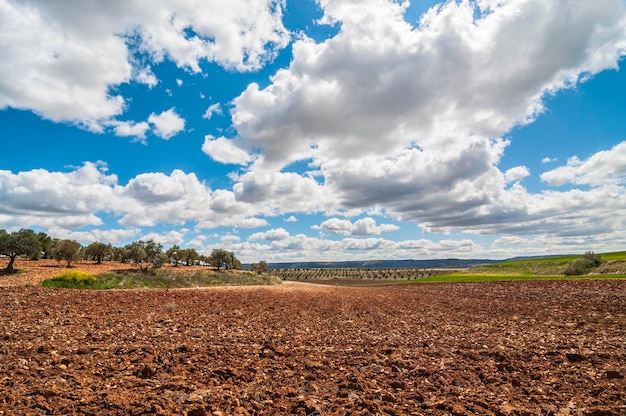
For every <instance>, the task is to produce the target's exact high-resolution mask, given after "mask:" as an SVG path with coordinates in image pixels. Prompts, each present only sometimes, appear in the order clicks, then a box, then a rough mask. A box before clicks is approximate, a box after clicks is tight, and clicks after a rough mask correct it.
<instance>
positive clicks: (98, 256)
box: [85, 241, 113, 264]
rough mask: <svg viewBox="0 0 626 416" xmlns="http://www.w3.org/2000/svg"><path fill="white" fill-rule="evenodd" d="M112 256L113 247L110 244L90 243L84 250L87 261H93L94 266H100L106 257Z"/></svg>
mask: <svg viewBox="0 0 626 416" xmlns="http://www.w3.org/2000/svg"><path fill="white" fill-rule="evenodd" d="M112 255H113V247H111V245H110V244H104V243H99V242H97V241H96V242H95V243H91V244H89V245H88V246H87V247H86V248H85V256H86V257H87V258H88V259H91V260H95V261H96V264H101V263H102V260H104V259H105V258H106V257H107V256H112Z"/></svg>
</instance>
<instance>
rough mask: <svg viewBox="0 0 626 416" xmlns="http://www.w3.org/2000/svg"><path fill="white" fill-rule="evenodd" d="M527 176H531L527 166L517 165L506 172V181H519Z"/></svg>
mask: <svg viewBox="0 0 626 416" xmlns="http://www.w3.org/2000/svg"><path fill="white" fill-rule="evenodd" d="M527 176H530V171H529V170H528V168H527V167H526V166H516V167H514V168H511V169H509V170H507V171H506V172H504V180H505V182H506V183H511V182H519V181H521V180H522V179H524V178H526V177H527Z"/></svg>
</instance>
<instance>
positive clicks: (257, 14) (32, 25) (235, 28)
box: [0, 0, 290, 131]
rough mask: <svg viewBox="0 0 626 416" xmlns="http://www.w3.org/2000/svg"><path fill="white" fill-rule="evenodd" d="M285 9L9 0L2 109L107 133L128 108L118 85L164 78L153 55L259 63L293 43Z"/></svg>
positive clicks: (4, 14) (269, 3)
mask: <svg viewBox="0 0 626 416" xmlns="http://www.w3.org/2000/svg"><path fill="white" fill-rule="evenodd" d="M283 7H284V3H283V2H282V1H280V0H261V1H257V0H232V1H229V2H228V5H227V6H224V4H222V3H221V2H219V1H218V0H208V1H207V0H202V1H201V0H190V1H185V2H171V1H169V0H156V1H146V0H133V1H127V0H110V1H107V2H101V3H94V2H50V1H47V0H32V1H29V2H27V3H25V2H15V1H9V0H0V48H1V50H2V62H3V65H1V66H0V91H2V94H0V109H2V108H6V107H12V108H17V109H24V110H32V111H34V112H35V113H37V114H39V115H41V116H42V117H44V118H47V119H50V120H53V121H57V122H59V121H66V122H74V123H78V124H80V125H83V126H84V127H87V128H89V129H91V130H93V131H102V122H103V121H110V120H111V119H112V118H115V117H116V116H118V115H120V114H122V113H123V112H124V110H125V103H126V100H125V98H124V97H122V96H121V95H119V94H115V93H112V92H111V91H114V90H115V87H117V86H119V85H121V84H123V83H127V82H129V81H131V80H134V81H136V82H139V83H143V84H146V85H148V86H149V87H153V86H154V85H156V84H157V82H158V80H157V79H156V77H155V76H154V74H153V73H152V71H151V69H150V65H145V62H144V61H145V60H149V61H150V63H152V64H157V63H160V62H161V61H163V60H164V59H169V60H172V61H173V62H174V63H175V64H176V65H177V66H179V67H181V68H185V69H186V70H189V71H192V72H200V66H199V61H201V60H207V61H210V62H216V63H217V64H219V65H222V66H224V67H226V68H228V69H232V70H238V71H249V70H256V69H259V68H260V67H261V66H262V65H263V64H264V63H265V62H266V61H267V60H268V59H272V58H273V57H274V56H275V55H276V53H277V52H278V51H279V50H280V49H282V48H284V47H285V46H286V45H287V43H288V42H289V37H290V35H289V33H288V31H287V30H286V29H285V27H284V26H283V23H282V9H283ZM189 31H193V35H191V36H190V35H189ZM129 45H130V46H129ZM137 54H140V55H141V56H142V59H136V56H135V55H137Z"/></svg>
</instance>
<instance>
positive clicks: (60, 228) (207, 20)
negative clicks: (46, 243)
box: [0, 0, 626, 262]
mask: <svg viewBox="0 0 626 416" xmlns="http://www.w3.org/2000/svg"><path fill="white" fill-rule="evenodd" d="M625 55H626V2H625V1H624V0H594V1H580V0H465V1H448V2H445V3H438V2H436V1H431V0H413V1H412V2H409V1H392V0H229V1H228V2H222V1H218V0H186V1H184V0H109V1H97V0H89V1H80V2H76V1H69V0H54V1H51V0H0V127H1V128H0V141H1V145H2V152H1V153H0V228H4V229H7V230H17V229H20V228H32V229H34V230H36V231H45V232H47V233H48V234H50V235H52V236H53V237H59V238H70V239H75V240H78V241H80V242H82V243H90V242H93V241H96V240H97V241H103V242H110V243H112V244H113V245H118V246H120V245H124V244H127V243H129V242H131V241H134V240H138V239H150V238H152V239H154V240H157V241H159V242H161V243H162V244H163V245H164V246H165V247H168V246H171V245H173V244H178V245H180V246H184V247H194V248H196V249H197V250H198V251H200V252H203V253H207V252H210V251H211V250H212V249H213V248H216V247H221V248H225V249H228V250H232V251H234V252H235V254H236V255H237V256H238V257H239V258H240V259H241V260H242V261H244V262H250V261H258V260H266V261H272V262H274V261H292V260H311V261H314V260H351V259H428V258H448V257H459V258H472V257H480V258H494V259H500V258H507V257H512V256H517V255H531V254H553V253H579V252H584V251H587V250H594V251H596V252H605V251H617V250H624V249H626V235H625V234H624V230H625V229H626V116H625V113H626V63H625V61H624V56H625Z"/></svg>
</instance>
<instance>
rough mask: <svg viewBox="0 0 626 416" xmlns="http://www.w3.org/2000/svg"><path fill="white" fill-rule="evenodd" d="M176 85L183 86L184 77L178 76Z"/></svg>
mask: <svg viewBox="0 0 626 416" xmlns="http://www.w3.org/2000/svg"><path fill="white" fill-rule="evenodd" d="M176 85H178V86H179V87H181V86H182V85H183V80H182V79H178V78H176Z"/></svg>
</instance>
